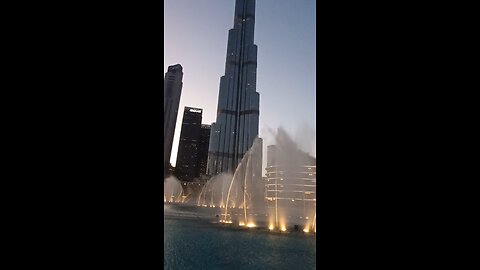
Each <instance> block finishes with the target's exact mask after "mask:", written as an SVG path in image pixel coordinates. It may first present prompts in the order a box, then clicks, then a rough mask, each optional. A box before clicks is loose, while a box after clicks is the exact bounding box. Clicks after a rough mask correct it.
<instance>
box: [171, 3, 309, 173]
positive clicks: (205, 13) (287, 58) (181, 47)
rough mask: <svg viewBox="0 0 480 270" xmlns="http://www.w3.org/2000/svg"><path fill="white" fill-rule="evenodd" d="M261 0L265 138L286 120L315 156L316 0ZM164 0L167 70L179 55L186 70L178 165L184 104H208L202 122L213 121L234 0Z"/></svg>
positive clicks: (269, 140)
mask: <svg viewBox="0 0 480 270" xmlns="http://www.w3.org/2000/svg"><path fill="white" fill-rule="evenodd" d="M256 2H257V4H256V21H255V44H256V45H257V46H258V59H257V60H258V68H257V92H259V93H260V134H259V136H260V137H261V138H263V140H264V149H266V146H267V145H270V144H273V143H274V138H273V134H272V132H270V130H276V129H277V128H278V127H280V126H282V127H284V129H285V130H286V131H287V132H288V133H289V134H290V135H291V136H292V137H293V138H294V139H295V140H296V141H297V142H298V143H299V144H300V147H301V148H302V150H304V151H307V152H309V153H310V154H312V155H313V156H316V153H315V143H316V124H315V122H316V105H315V99H316V55H315V53H316V51H315V48H316V23H315V20H316V17H315V10H316V3H315V0H257V1H256ZM164 3H165V5H164V9H165V19H164V30H165V32H164V41H163V42H164V54H165V59H164V73H165V72H166V71H167V68H168V66H170V65H173V64H177V63H178V64H181V65H182V66H183V72H184V75H183V90H182V97H181V100H180V107H179V112H178V118H177V126H176V129H175V137H174V142H173V147H172V156H171V159H170V160H171V163H172V164H173V165H175V163H176V158H177V151H178V141H179V136H180V130H181V121H182V117H183V110H184V107H185V106H190V107H198V108H202V109H204V110H203V123H204V124H211V123H212V122H215V118H216V110H217V101H218V90H219V82H220V77H221V76H222V75H223V74H224V69H225V54H226V48H227V37H228V30H229V29H231V28H232V26H233V13H234V6H235V0H165V1H164ZM265 158H266V152H265V151H264V159H265ZM264 163H265V162H264Z"/></svg>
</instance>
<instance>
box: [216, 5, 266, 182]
mask: <svg viewBox="0 0 480 270" xmlns="http://www.w3.org/2000/svg"><path fill="white" fill-rule="evenodd" d="M254 28H255V0H236V2H235V17H234V25H233V29H230V31H229V32H228V42H227V57H226V63H225V75H224V76H222V77H221V78H220V89H219V96H218V108H217V119H216V122H215V123H213V124H212V127H211V134H210V146H209V153H208V165H207V173H208V174H209V175H216V174H219V173H222V172H230V173H233V172H234V170H235V168H236V167H237V165H238V163H239V162H240V160H241V159H242V158H243V156H244V155H245V152H247V150H248V149H249V148H250V147H251V146H252V144H253V141H254V139H255V138H256V137H257V136H258V119H259V113H260V112H259V107H260V96H259V94H258V93H257V92H256V82H257V45H255V44H254V43H253V42H254Z"/></svg>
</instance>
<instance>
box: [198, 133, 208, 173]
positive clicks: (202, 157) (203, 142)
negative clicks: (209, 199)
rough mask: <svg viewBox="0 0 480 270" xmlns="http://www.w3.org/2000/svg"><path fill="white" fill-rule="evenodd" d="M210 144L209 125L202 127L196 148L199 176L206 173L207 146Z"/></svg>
mask: <svg viewBox="0 0 480 270" xmlns="http://www.w3.org/2000/svg"><path fill="white" fill-rule="evenodd" d="M209 142H210V125H202V127H201V129H200V144H199V146H198V168H199V172H200V174H206V173H207V160H208V145H209Z"/></svg>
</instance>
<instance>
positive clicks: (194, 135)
mask: <svg viewBox="0 0 480 270" xmlns="http://www.w3.org/2000/svg"><path fill="white" fill-rule="evenodd" d="M202 112H203V110H202V109H199V108H192V107H185V110H184V113H183V120H182V130H181V132H180V141H179V144H178V153H177V164H176V168H175V175H176V177H177V178H178V179H179V180H180V181H186V182H193V181H194V180H195V179H196V178H199V177H200V174H201V173H202V174H205V171H206V163H207V156H208V143H209V139H210V138H209V137H210V126H208V125H202Z"/></svg>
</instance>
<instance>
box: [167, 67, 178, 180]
mask: <svg viewBox="0 0 480 270" xmlns="http://www.w3.org/2000/svg"><path fill="white" fill-rule="evenodd" d="M182 70H183V69H182V66H181V65H173V66H169V67H168V71H167V73H165V78H164V81H163V97H164V103H163V113H164V119H163V137H164V141H163V149H164V150H163V151H164V152H163V162H164V164H163V168H164V175H163V176H164V178H165V177H166V176H167V175H168V172H169V171H170V155H171V154H172V144H173V135H174V134H175V124H176V122H177V114H178V106H179V104H180V96H181V94H182V87H183V82H182V79H183V71H182Z"/></svg>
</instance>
